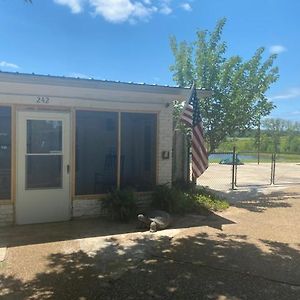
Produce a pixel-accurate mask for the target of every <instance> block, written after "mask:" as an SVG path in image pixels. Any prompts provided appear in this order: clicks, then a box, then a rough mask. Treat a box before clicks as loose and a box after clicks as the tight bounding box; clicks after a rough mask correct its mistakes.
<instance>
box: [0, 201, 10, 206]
mask: <svg viewBox="0 0 300 300" xmlns="http://www.w3.org/2000/svg"><path fill="white" fill-rule="evenodd" d="M12 204H13V201H12V200H0V205H12Z"/></svg>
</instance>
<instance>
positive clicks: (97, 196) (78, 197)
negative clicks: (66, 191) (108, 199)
mask: <svg viewBox="0 0 300 300" xmlns="http://www.w3.org/2000/svg"><path fill="white" fill-rule="evenodd" d="M78 111H90V112H95V111H96V112H111V113H117V114H118V117H117V134H116V135H117V172H116V176H117V188H120V181H121V176H120V175H121V174H120V173H121V172H120V171H121V170H120V165H121V133H122V128H121V117H122V113H136V114H152V115H155V120H156V132H155V134H156V136H155V141H156V147H155V148H156V151H155V165H154V168H155V183H154V184H155V185H157V181H158V170H159V155H158V154H159V111H143V110H140V111H137V110H112V109H103V108H86V107H76V108H74V110H73V112H74V113H73V120H74V123H73V124H74V126H73V128H74V130H73V149H74V151H73V169H74V172H73V178H74V181H73V182H74V183H73V188H72V198H73V200H82V199H86V200H91V199H99V200H101V199H102V198H104V197H105V196H106V195H107V194H108V193H101V194H87V195H77V194H76V180H75V178H76V147H75V146H76V142H77V140H76V136H77V128H76V124H77V117H76V116H77V112H78ZM150 192H151V191H138V192H137V194H141V195H143V194H148V193H150Z"/></svg>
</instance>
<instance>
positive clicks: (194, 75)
mask: <svg viewBox="0 0 300 300" xmlns="http://www.w3.org/2000/svg"><path fill="white" fill-rule="evenodd" d="M225 23H226V19H221V20H220V21H219V22H218V23H217V25H216V27H215V29H214V30H213V31H212V32H208V31H207V30H199V31H198V32H197V39H196V41H195V42H194V43H191V44H189V43H187V42H185V41H183V42H180V43H178V42H177V41H176V38H175V37H174V36H172V37H171V39H170V46H171V49H172V52H173V55H174V58H175V62H174V64H173V65H172V66H171V67H170V70H171V71H172V73H173V79H174V81H175V82H176V83H177V84H179V85H180V86H183V87H187V86H191V84H192V82H193V81H195V83H196V85H197V87H198V88H205V89H208V90H212V91H213V93H214V95H213V96H212V97H211V98H206V99H201V100H200V107H201V113H202V118H203V122H204V127H205V131H206V139H207V143H208V146H209V151H210V152H212V151H214V150H215V149H216V148H217V147H218V145H219V144H220V142H222V141H224V139H225V138H226V137H227V136H236V135H237V134H240V133H241V132H244V131H245V130H247V129H249V128H252V127H254V126H257V125H258V122H259V120H260V117H263V116H267V115H268V114H269V113H270V112H271V110H272V109H273V107H274V105H273V104H272V103H271V102H270V101H268V99H267V98H266V96H265V92H266V91H267V90H268V88H269V87H270V85H271V84H272V83H274V82H275V81H276V80H277V79H278V68H277V67H273V63H274V60H275V59H276V55H271V56H270V57H268V58H267V59H266V60H264V59H263V55H264V50H265V49H264V48H259V49H257V51H256V52H255V53H254V55H253V57H251V58H250V59H249V60H243V59H242V58H241V57H240V56H232V57H227V56H226V49H227V45H226V43H225V42H224V41H222V39H221V37H222V32H223V28H224V25H225Z"/></svg>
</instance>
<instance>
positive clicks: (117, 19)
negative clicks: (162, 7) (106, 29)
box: [89, 0, 157, 23]
mask: <svg viewBox="0 0 300 300" xmlns="http://www.w3.org/2000/svg"><path fill="white" fill-rule="evenodd" d="M89 2H90V5H91V6H92V7H93V8H94V12H95V14H96V15H100V16H102V17H103V18H104V19H105V20H107V21H109V22H112V23H122V22H125V21H134V20H136V19H140V20H147V19H148V18H149V17H150V16H151V14H152V13H153V12H155V11H156V10H157V9H156V7H155V6H151V5H150V6H149V5H147V4H146V3H145V2H144V3H142V2H133V1H131V0H89ZM146 2H147V1H146ZM148 2H149V1H148ZM150 4H151V2H150Z"/></svg>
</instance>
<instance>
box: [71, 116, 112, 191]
mask: <svg viewBox="0 0 300 300" xmlns="http://www.w3.org/2000/svg"><path fill="white" fill-rule="evenodd" d="M117 121H118V114H117V113H114V112H97V111H77V114H76V195H92V194H101V193H106V192H108V191H111V190H112V189H114V188H116V185H117V128H118V126H117Z"/></svg>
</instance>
